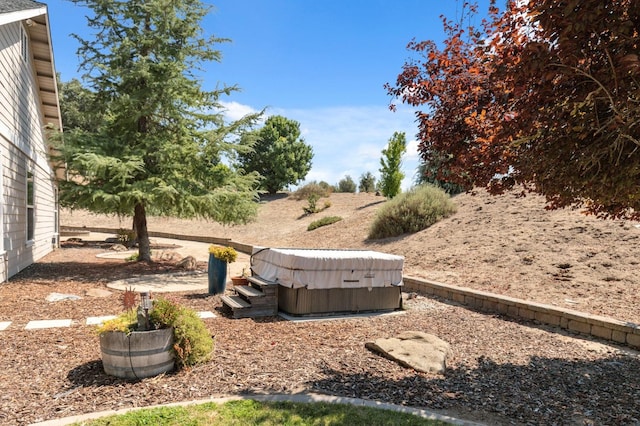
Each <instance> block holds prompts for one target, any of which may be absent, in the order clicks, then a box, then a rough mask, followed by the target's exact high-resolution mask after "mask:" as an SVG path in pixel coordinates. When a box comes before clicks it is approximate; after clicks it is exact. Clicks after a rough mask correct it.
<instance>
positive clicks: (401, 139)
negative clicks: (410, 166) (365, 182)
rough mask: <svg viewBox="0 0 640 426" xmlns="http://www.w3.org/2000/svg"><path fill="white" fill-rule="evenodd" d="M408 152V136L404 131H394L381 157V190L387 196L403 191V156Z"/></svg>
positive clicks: (393, 195)
mask: <svg viewBox="0 0 640 426" xmlns="http://www.w3.org/2000/svg"><path fill="white" fill-rule="evenodd" d="M405 152H407V138H406V137H405V134H404V132H394V133H393V136H392V137H391V139H389V144H388V145H387V147H386V148H385V149H383V150H382V158H380V165H381V168H380V173H381V176H380V182H379V184H380V191H381V192H382V195H384V196H385V197H387V198H393V197H395V196H396V195H398V194H399V193H400V191H401V189H400V186H401V185H402V179H404V173H402V171H401V170H400V168H401V167H402V156H403V155H404V153H405Z"/></svg>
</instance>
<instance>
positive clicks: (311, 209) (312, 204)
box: [302, 194, 319, 214]
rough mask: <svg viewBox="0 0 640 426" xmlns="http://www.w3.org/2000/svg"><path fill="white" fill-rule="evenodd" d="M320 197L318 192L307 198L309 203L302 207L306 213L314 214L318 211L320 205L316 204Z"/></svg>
mask: <svg viewBox="0 0 640 426" xmlns="http://www.w3.org/2000/svg"><path fill="white" fill-rule="evenodd" d="M318 198H319V197H318V195H316V194H310V195H309V197H308V198H307V203H309V204H308V205H307V206H305V207H303V208H302V210H303V211H304V214H313V213H317V212H318V206H317V205H316V203H317V202H318Z"/></svg>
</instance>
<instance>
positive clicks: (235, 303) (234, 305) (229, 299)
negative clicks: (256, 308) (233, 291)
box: [220, 296, 251, 311]
mask: <svg viewBox="0 0 640 426" xmlns="http://www.w3.org/2000/svg"><path fill="white" fill-rule="evenodd" d="M220 300H222V303H224V304H225V305H227V306H228V307H230V308H231V309H232V310H234V311H235V310H236V309H247V308H251V304H250V303H249V302H247V301H246V300H244V299H243V298H241V297H240V296H222V297H221V298H220Z"/></svg>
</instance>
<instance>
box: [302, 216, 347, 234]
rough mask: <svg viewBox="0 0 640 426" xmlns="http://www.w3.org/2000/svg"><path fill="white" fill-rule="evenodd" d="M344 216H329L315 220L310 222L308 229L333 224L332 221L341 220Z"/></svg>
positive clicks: (311, 229)
mask: <svg viewBox="0 0 640 426" xmlns="http://www.w3.org/2000/svg"><path fill="white" fill-rule="evenodd" d="M341 220H342V218H341V217H340V216H327V217H323V218H322V219H318V220H315V221H313V222H311V223H310V224H309V226H308V227H307V231H313V230H314V229H317V228H320V227H321V226H326V225H331V224H332V223H336V222H340V221H341Z"/></svg>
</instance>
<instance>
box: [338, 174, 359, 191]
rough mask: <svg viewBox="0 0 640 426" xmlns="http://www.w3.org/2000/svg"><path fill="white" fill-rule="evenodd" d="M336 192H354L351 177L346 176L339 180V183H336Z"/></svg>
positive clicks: (353, 183)
mask: <svg viewBox="0 0 640 426" xmlns="http://www.w3.org/2000/svg"><path fill="white" fill-rule="evenodd" d="M336 192H352V193H353V192H356V183H355V182H354V181H353V179H352V178H351V176H349V175H346V176H345V177H344V178H342V179H340V182H338V186H337V191H336Z"/></svg>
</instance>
